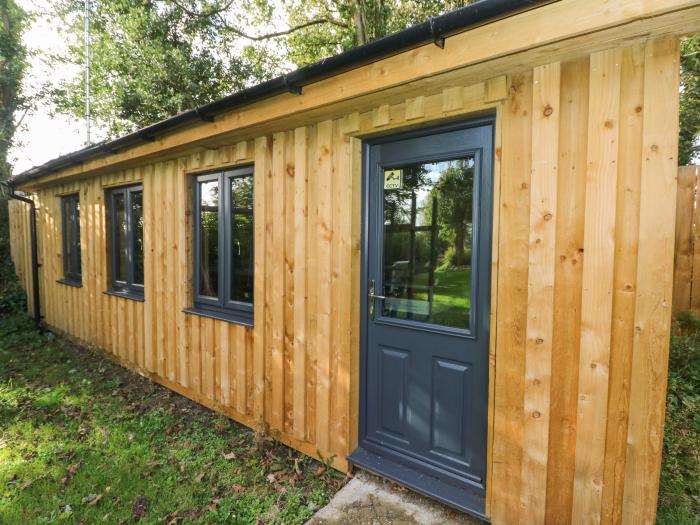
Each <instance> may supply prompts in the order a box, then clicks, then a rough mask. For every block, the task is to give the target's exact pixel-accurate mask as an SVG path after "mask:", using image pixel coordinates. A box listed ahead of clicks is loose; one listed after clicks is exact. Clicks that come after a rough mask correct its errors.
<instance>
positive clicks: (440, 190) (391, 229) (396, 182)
mask: <svg viewBox="0 0 700 525" xmlns="http://www.w3.org/2000/svg"><path fill="white" fill-rule="evenodd" d="M383 187H384V226H383V234H384V237H383V244H384V246H383V270H382V271H383V287H384V288H383V292H384V293H383V295H384V296H385V297H386V299H385V300H384V301H382V303H383V307H382V314H383V315H384V316H386V317H393V318H396V319H404V320H412V321H418V322H424V323H431V324H436V325H441V326H449V327H455V328H463V329H468V328H469V320H470V311H471V295H472V294H471V282H472V277H471V273H472V235H473V221H472V215H473V191H474V157H473V156H468V157H465V158H462V159H456V160H449V161H442V162H430V163H419V164H412V165H409V166H402V167H397V168H387V169H385V170H384V186H383Z"/></svg>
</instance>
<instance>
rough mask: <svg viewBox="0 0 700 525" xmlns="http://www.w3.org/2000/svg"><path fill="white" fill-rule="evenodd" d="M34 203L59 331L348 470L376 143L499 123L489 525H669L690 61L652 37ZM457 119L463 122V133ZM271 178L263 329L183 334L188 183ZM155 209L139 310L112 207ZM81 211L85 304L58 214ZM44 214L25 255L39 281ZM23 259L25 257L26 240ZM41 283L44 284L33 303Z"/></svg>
mask: <svg viewBox="0 0 700 525" xmlns="http://www.w3.org/2000/svg"><path fill="white" fill-rule="evenodd" d="M496 85H500V80H499V81H498V82H494V83H488V82H487V83H482V84H478V85H472V86H467V87H464V89H463V90H459V89H455V88H454V87H452V86H448V87H446V88H445V89H444V90H443V91H442V92H441V93H433V94H430V93H426V94H425V95H423V94H418V95H416V94H413V96H412V98H409V99H407V100H406V101H405V102H402V103H399V104H386V103H383V102H380V101H378V102H377V104H382V103H383V104H384V105H379V106H377V107H376V108H375V109H374V110H372V111H366V112H364V113H359V114H358V113H354V114H350V115H347V116H344V117H342V118H337V117H334V120H324V121H320V122H316V123H315V124H313V125H308V126H303V127H298V128H296V129H291V130H288V131H283V132H277V133H272V134H270V135H267V136H263V137H258V138H256V139H255V140H249V141H247V142H245V141H244V142H239V143H237V144H234V145H230V146H226V147H221V148H219V149H210V150H205V151H201V152H198V153H192V154H189V155H187V156H181V157H179V158H172V159H170V160H164V161H158V162H155V163H152V164H145V165H142V166H139V167H137V168H133V169H128V170H123V171H120V172H116V173H111V174H107V175H99V176H93V177H91V178H87V179H84V180H83V181H81V182H70V183H66V184H62V185H58V186H52V187H50V188H49V187H46V188H43V189H40V190H39V191H38V192H37V195H36V199H37V204H38V208H39V216H38V218H37V219H38V221H37V223H38V228H39V234H40V235H39V257H40V262H41V263H42V267H41V271H40V278H41V286H42V301H43V306H44V307H43V312H44V315H45V321H46V323H47V324H48V325H50V326H52V327H54V328H56V329H59V330H62V331H65V332H68V333H70V334H72V335H74V336H77V337H79V338H81V339H83V340H85V341H87V342H89V343H91V344H94V345H96V346H99V347H101V348H104V349H105V350H107V351H108V352H110V353H111V354H113V355H114V356H115V358H116V359H118V360H119V361H120V362H122V363H124V364H125V365H127V366H129V367H131V368H134V369H137V370H139V371H141V372H143V373H145V374H146V375H149V376H150V377H152V378H153V379H154V380H156V381H159V382H161V383H163V384H164V385H166V386H168V387H169V388H172V389H174V390H176V391H178V392H180V393H182V394H184V395H186V396H188V397H191V398H192V399H194V400H196V401H198V402H200V403H202V404H205V405H208V406H211V407H215V408H218V409H220V410H222V411H224V412H226V413H227V414H228V415H230V416H231V417H233V418H234V419H237V420H239V421H241V422H243V423H246V424H248V425H250V426H254V427H261V426H263V425H265V426H267V427H269V430H270V432H271V433H272V435H273V436H274V437H276V438H278V439H280V440H282V441H284V442H286V443H288V444H290V445H291V446H294V447H295V448H298V449H299V450H301V451H303V452H305V453H307V454H309V455H312V456H316V455H317V450H318V451H320V453H321V455H323V456H324V458H329V457H334V464H335V465H336V466H337V467H338V468H341V469H344V468H346V467H347V465H346V462H345V459H344V458H345V455H346V454H347V453H349V452H350V451H351V450H350V449H351V448H352V447H353V446H354V445H355V443H356V441H357V435H356V434H357V406H355V402H356V399H357V377H356V374H357V372H358V370H359V364H358V362H357V360H358V349H359V344H360V342H359V333H358V327H359V308H358V306H359V301H360V298H359V296H358V293H359V261H360V257H359V242H358V239H359V231H360V224H359V220H360V161H361V157H360V141H359V139H357V138H350V137H349V136H348V135H352V134H357V135H365V134H368V133H371V132H374V131H383V130H388V129H390V128H391V127H396V126H405V125H406V124H407V123H410V124H414V123H416V124H418V123H420V122H428V121H430V122H437V121H439V120H440V119H441V118H444V117H446V116H452V115H458V114H460V115H464V114H465V113H468V112H469V111H478V110H482V109H484V107H485V106H486V105H487V104H485V102H486V101H489V100H490V101H491V102H490V104H491V105H490V107H495V106H498V115H499V122H498V124H497V129H498V131H497V136H496V145H497V149H496V151H497V158H496V163H495V165H496V172H495V177H496V180H495V181H494V183H495V184H494V185H495V187H496V188H499V189H498V191H497V192H496V202H495V203H494V213H495V216H494V227H495V231H494V260H496V261H497V266H496V267H495V268H494V290H493V319H494V322H493V325H492V330H493V336H492V337H493V348H492V349H491V353H492V356H491V357H492V360H493V372H492V375H491V379H492V384H491V392H492V398H491V400H490V403H491V406H490V410H491V420H492V421H493V424H492V427H491V428H490V433H491V435H490V437H489V443H490V444H491V445H490V454H489V467H488V468H489V472H490V475H489V477H488V479H487V491H488V495H489V500H488V503H487V509H488V511H489V512H490V514H491V516H492V521H493V522H494V523H515V522H523V523H542V522H545V521H546V522H551V523H561V522H569V521H573V522H581V521H591V522H598V521H600V522H604V523H646V522H652V521H653V516H654V512H655V506H656V494H657V491H658V482H657V480H658V471H659V463H660V459H661V455H660V448H661V439H662V424H663V416H664V397H665V383H666V361H667V350H668V333H669V324H670V309H671V301H670V296H671V290H672V283H671V280H672V270H673V241H674V228H673V225H674V216H675V184H676V182H675V174H676V172H677V171H676V149H677V145H676V131H677V130H676V122H677V119H676V118H675V115H676V113H677V111H678V108H677V103H678V102H677V99H676V97H672V96H669V95H668V94H669V93H675V92H676V91H677V86H678V42H677V40H676V39H673V38H669V39H658V40H651V41H648V42H647V43H645V44H638V45H632V46H629V47H623V48H618V49H613V50H606V51H600V52H596V53H593V54H592V55H590V56H584V57H581V58H577V59H575V60H571V61H564V62H561V63H550V64H544V65H541V66H537V67H536V68H534V69H531V70H528V71H524V72H520V73H517V74H511V75H509V76H508V77H507V82H504V86H503V92H504V93H505V91H506V90H507V92H508V97H507V98H506V99H505V101H503V102H502V103H501V102H499V101H498V100H499V99H500V98H502V96H500V97H493V98H489V92H490V89H489V86H496ZM455 100H461V101H462V103H463V106H462V109H461V110H459V111H457V112H455V111H454V108H455V107H456V105H458V104H457V103H456V102H455ZM249 163H255V176H256V177H255V184H256V187H255V192H256V204H255V206H256V232H255V236H256V260H255V264H256V268H255V270H256V271H255V326H254V328H253V329H250V328H246V327H243V326H240V325H236V324H230V323H225V322H220V321H216V320H213V319H209V318H204V317H199V316H196V315H191V314H184V313H182V308H184V307H186V306H190V304H189V303H190V300H191V297H192V294H191V282H190V275H191V265H192V261H191V198H190V186H189V181H190V180H191V177H190V175H188V174H191V173H196V172H202V171H205V170H208V169H216V168H217V167H222V166H230V165H233V164H249ZM136 181H140V182H142V183H143V188H144V220H145V230H144V235H145V250H146V253H145V264H146V267H145V279H146V290H145V291H146V296H145V301H144V302H137V301H130V300H127V299H123V298H119V297H112V296H107V295H105V294H103V291H104V290H106V289H107V288H108V282H107V275H108V273H107V260H106V239H105V232H106V224H105V220H106V216H105V207H104V206H105V203H104V190H105V188H107V187H110V186H115V185H120V184H128V183H131V182H136ZM75 191H79V192H80V199H81V235H82V239H83V243H82V250H83V253H82V261H83V286H82V288H75V287H69V286H65V285H62V284H58V283H56V279H59V278H60V277H61V276H62V260H61V249H62V248H61V238H60V232H61V228H60V221H61V217H60V209H59V205H58V203H59V201H58V196H60V195H63V194H68V193H72V192H75ZM23 217H26V212H25V209H24V208H23V207H20V205H19V203H12V207H11V220H12V230H11V231H12V243H13V244H12V246H13V248H12V255H13V260H14V261H15V263H16V265H17V267H18V271H19V272H20V275H24V276H25V280H26V276H28V275H29V274H30V268H29V259H28V253H27V248H26V246H25V244H24V241H23V240H22V238H25V239H26V238H27V237H28V227H27V224H26V220H25V219H24V218H23ZM27 244H28V243H27ZM27 284H29V283H27Z"/></svg>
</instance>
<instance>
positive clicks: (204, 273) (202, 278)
mask: <svg viewBox="0 0 700 525" xmlns="http://www.w3.org/2000/svg"><path fill="white" fill-rule="evenodd" d="M199 187H200V193H199V194H200V208H199V221H200V242H201V249H200V272H199V293H200V294H201V295H205V296H208V297H217V296H218V289H219V273H218V268H219V183H218V181H208V182H201V183H200V184H199Z"/></svg>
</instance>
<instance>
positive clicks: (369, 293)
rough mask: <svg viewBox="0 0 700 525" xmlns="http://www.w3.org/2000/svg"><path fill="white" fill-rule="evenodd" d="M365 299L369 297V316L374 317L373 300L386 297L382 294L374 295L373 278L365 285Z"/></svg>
mask: <svg viewBox="0 0 700 525" xmlns="http://www.w3.org/2000/svg"><path fill="white" fill-rule="evenodd" d="M367 299H369V305H368V307H369V318H370V319H372V320H373V319H374V301H375V300H376V299H381V300H384V299H386V297H384V296H383V295H376V294H375V293H374V279H370V280H369V286H368V287H367Z"/></svg>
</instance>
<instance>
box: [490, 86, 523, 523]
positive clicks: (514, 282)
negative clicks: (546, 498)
mask: <svg viewBox="0 0 700 525" xmlns="http://www.w3.org/2000/svg"><path fill="white" fill-rule="evenodd" d="M509 90H510V91H509V93H510V95H509V98H508V99H507V100H506V102H505V105H504V109H503V119H502V130H501V134H502V138H501V141H502V150H503V151H504V152H505V151H507V152H509V154H508V155H505V156H504V157H503V159H502V161H501V169H502V170H503V173H506V174H508V175H507V176H506V177H504V178H503V179H502V180H501V197H500V211H499V214H500V219H499V227H500V232H499V234H498V236H497V238H498V245H499V246H498V253H499V272H498V305H499V307H498V316H499V319H498V321H497V327H496V329H497V332H498V334H497V340H498V341H499V343H498V353H497V359H498V364H497V367H496V379H495V393H496V399H495V400H494V403H495V405H494V407H495V408H494V441H493V482H492V483H493V488H492V491H493V493H494V494H498V495H499V497H498V498H493V500H492V508H491V517H492V520H493V521H494V522H495V523H513V522H517V521H518V519H519V515H520V485H521V479H520V478H521V470H522V439H523V419H524V412H523V396H524V385H523V381H524V374H525V362H524V361H525V360H524V355H525V337H526V322H527V289H528V275H527V274H528V258H527V253H528V245H529V233H530V228H529V222H530V189H529V187H530V166H531V160H530V156H531V152H532V147H531V138H530V133H531V130H532V111H531V110H532V74H531V73H529V72H528V73H524V74H519V75H513V76H511V77H510V78H509Z"/></svg>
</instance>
